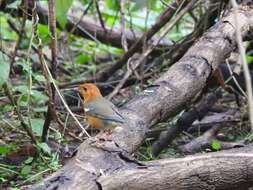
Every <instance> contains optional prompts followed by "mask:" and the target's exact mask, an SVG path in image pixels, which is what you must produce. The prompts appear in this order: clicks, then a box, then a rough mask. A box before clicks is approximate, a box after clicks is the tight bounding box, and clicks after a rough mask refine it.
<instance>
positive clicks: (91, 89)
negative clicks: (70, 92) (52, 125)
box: [78, 83, 102, 102]
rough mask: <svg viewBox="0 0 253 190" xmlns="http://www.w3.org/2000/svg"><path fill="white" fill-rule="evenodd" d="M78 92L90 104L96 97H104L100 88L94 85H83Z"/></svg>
mask: <svg viewBox="0 0 253 190" xmlns="http://www.w3.org/2000/svg"><path fill="white" fill-rule="evenodd" d="M78 91H79V93H80V94H81V96H82V97H83V98H84V102H89V101H91V100H92V99H94V98H96V97H99V96H102V95H101V93H100V90H99V89H98V87H97V86H96V85H95V84H92V83H84V84H81V85H80V86H79V87H78Z"/></svg>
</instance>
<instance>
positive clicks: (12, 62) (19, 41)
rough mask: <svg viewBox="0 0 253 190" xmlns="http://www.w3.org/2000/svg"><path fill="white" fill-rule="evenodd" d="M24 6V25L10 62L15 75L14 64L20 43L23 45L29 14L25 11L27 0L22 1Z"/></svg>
mask: <svg viewBox="0 0 253 190" xmlns="http://www.w3.org/2000/svg"><path fill="white" fill-rule="evenodd" d="M21 4H22V6H24V10H23V19H22V23H21V28H20V30H19V31H18V39H17V42H16V44H15V47H14V51H13V54H12V58H11V60H10V71H11V72H12V73H13V74H15V72H14V70H13V64H14V62H15V58H16V56H17V51H18V48H19V46H20V43H21V40H22V37H23V35H24V34H25V32H24V30H25V24H26V19H27V14H26V13H25V11H27V0H22V2H21Z"/></svg>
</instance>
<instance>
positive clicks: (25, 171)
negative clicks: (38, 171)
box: [20, 165, 32, 176]
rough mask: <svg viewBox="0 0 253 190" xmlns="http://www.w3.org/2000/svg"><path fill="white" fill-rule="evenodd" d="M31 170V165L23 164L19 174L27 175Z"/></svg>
mask: <svg viewBox="0 0 253 190" xmlns="http://www.w3.org/2000/svg"><path fill="white" fill-rule="evenodd" d="M31 170H32V166H31V165H25V166H24V167H23V168H22V170H21V172H20V174H21V175H22V176H27V175H28V174H29V173H30V172H31Z"/></svg>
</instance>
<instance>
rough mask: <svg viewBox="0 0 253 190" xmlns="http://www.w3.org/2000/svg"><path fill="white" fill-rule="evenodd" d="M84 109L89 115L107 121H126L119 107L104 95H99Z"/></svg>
mask: <svg viewBox="0 0 253 190" xmlns="http://www.w3.org/2000/svg"><path fill="white" fill-rule="evenodd" d="M84 111H85V113H86V114H87V115H89V116H93V117H97V118H99V119H102V120H106V121H112V122H118V123H124V120H125V119H124V117H123V116H122V115H121V114H120V113H119V111H118V110H117V108H116V107H115V106H114V105H113V104H112V103H111V102H110V101H108V100H106V99H105V98H102V97H97V98H95V99H94V100H93V101H91V102H89V103H86V104H85V105H84Z"/></svg>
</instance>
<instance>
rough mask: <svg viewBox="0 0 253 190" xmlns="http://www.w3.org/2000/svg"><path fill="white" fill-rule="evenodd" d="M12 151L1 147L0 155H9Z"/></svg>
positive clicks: (7, 147)
mask: <svg viewBox="0 0 253 190" xmlns="http://www.w3.org/2000/svg"><path fill="white" fill-rule="evenodd" d="M10 151H11V148H10V147H9V146H0V154H7V153H9V152H10Z"/></svg>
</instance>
